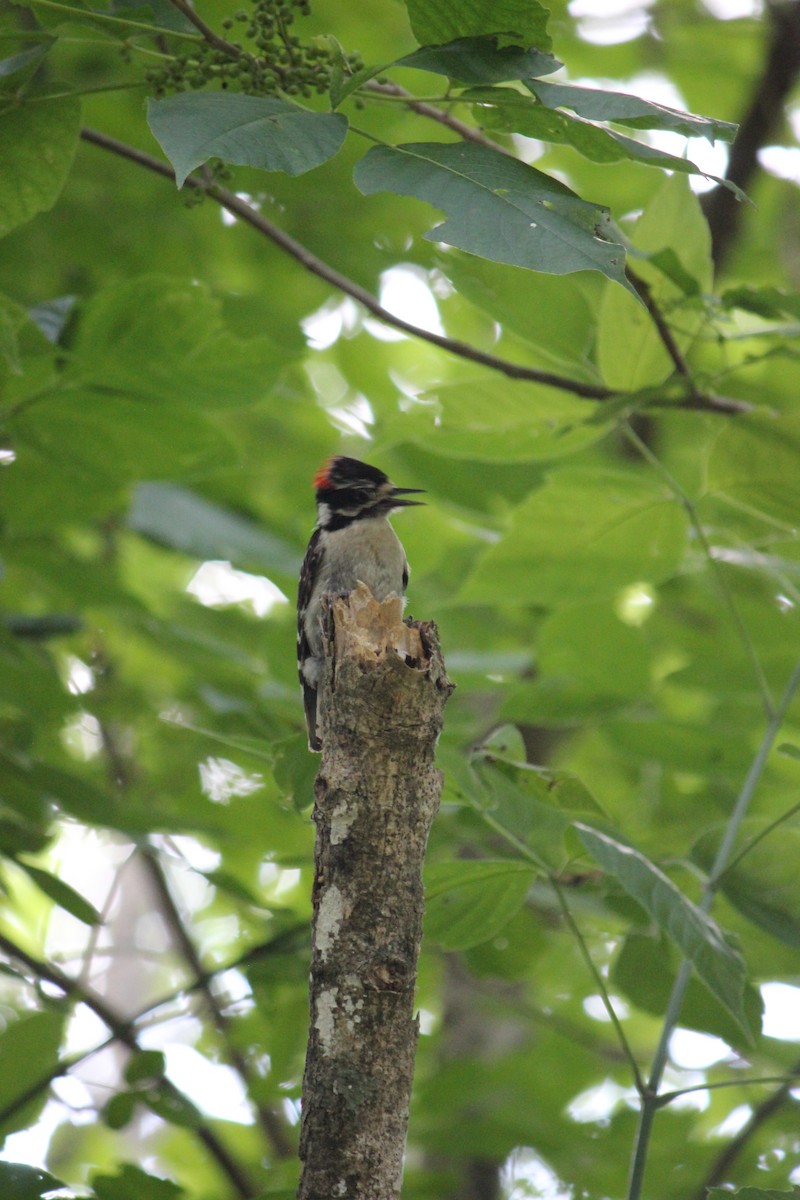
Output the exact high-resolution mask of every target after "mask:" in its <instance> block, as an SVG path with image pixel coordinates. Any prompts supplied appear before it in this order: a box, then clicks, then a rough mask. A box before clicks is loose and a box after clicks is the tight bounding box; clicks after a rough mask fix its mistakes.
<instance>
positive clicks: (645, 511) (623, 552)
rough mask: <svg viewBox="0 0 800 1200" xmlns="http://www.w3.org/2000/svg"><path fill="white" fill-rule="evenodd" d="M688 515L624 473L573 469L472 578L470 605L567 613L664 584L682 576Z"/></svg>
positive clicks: (524, 508)
mask: <svg viewBox="0 0 800 1200" xmlns="http://www.w3.org/2000/svg"><path fill="white" fill-rule="evenodd" d="M686 532H687V523H686V515H685V513H684V512H683V510H682V509H681V508H680V506H679V505H678V504H676V503H675V502H674V500H673V499H672V497H671V496H669V495H668V494H667V493H666V492H665V491H664V490H663V489H662V488H661V487H660V486H658V485H657V484H652V483H650V482H648V481H645V480H643V479H640V478H635V477H633V476H631V475H627V474H625V473H623V472H620V471H606V470H602V469H601V468H593V469H588V468H573V467H565V468H563V469H561V470H559V471H555V472H553V474H552V475H551V476H550V477H549V479H548V480H547V482H546V483H545V485H544V486H543V487H541V488H539V489H538V490H537V491H535V492H533V493H532V495H531V496H529V497H528V499H527V500H526V501H525V502H524V503H523V504H522V505H520V506H519V508H517V510H516V511H515V512H514V514H513V517H512V520H511V524H510V528H509V530H508V532H507V533H506V535H505V537H504V538H503V539H502V540H501V541H500V542H498V543H497V545H495V546H491V547H490V548H489V549H488V550H487V551H486V552H485V553H484V555H483V557H482V558H481V559H480V560H479V561H478V564H477V566H476V568H475V570H474V571H473V574H472V575H471V577H470V578H469V579H467V581H466V583H465V584H464V586H463V588H462V591H461V593H460V596H459V599H460V600H462V601H466V602H470V603H473V602H477V603H484V602H489V603H492V604H496V603H497V597H498V595H499V596H501V597H502V599H503V603H505V604H524V605H531V604H542V605H552V606H556V607H562V606H564V605H567V604H574V603H576V602H580V603H584V602H596V601H599V600H601V599H603V598H604V597H610V596H614V595H615V594H616V593H617V592H619V591H620V590H621V589H622V588H624V587H627V586H629V585H630V584H634V583H648V582H649V583H659V582H661V581H662V580H664V579H668V578H669V577H670V576H671V575H672V574H674V572H675V571H676V570H677V568H678V565H679V564H680V562H681V560H682V558H683V554H684V549H685V544H686Z"/></svg>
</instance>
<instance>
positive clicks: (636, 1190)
mask: <svg viewBox="0 0 800 1200" xmlns="http://www.w3.org/2000/svg"><path fill="white" fill-rule="evenodd" d="M798 687H800V661H799V662H798V663H797V664H796V666H795V668H794V670H793V671H792V674H791V676H790V678H789V682H788V683H787V685H786V688H785V690H784V693H783V695H782V696H781V699H780V702H779V703H778V706H777V708H776V709H775V712H774V714H773V716H772V719H771V720H770V721H769V723H768V725H767V728H766V730H765V731H764V736H763V737H762V739H761V743H760V745H759V747H758V750H757V751H756V754H755V757H754V758H753V762H752V764H751V766H750V770H749V771H748V772H747V777H746V779H745V781H744V783H743V784H742V788H741V791H740V792H739V795H738V797H737V799H736V803H735V804H734V806H733V812H732V813H731V815H730V818H729V820H728V824H727V827H726V829H725V833H724V835H723V837H722V841H721V842H720V845H719V849H718V850H717V853H716V856H715V858H714V864H713V866H712V868H711V870H710V872H709V875H708V881H707V883H706V885H705V888H704V889H703V894H702V896H701V897H700V902H699V906H698V907H699V908H700V909H701V910H702V911H703V912H705V913H707V912H709V911H710V910H711V906H712V904H713V902H714V897H715V895H716V892H717V888H718V887H719V884H720V880H721V879H722V876H723V874H724V872H725V870H726V869H727V867H728V863H729V862H730V859H731V854H732V852H733V846H734V843H735V841H736V838H737V836H738V834H739V830H740V829H741V825H742V821H743V820H744V818H745V816H746V814H747V810H748V808H749V807H750V802H751V800H752V798H753V794H754V792H755V790H756V787H757V786H758V784H759V782H760V780H761V776H762V774H763V772H764V767H765V765H766V761H767V758H768V757H769V753H770V751H771V749H772V746H773V744H774V742H775V739H776V737H777V736H778V733H779V731H780V729H781V726H782V725H783V721H784V718H785V717H786V713H787V712H788V709H789V706H790V704H791V703H792V700H793V699H794V696H795V693H796V692H797V689H798ZM691 974H692V964H691V962H690V961H689V959H686V958H685V959H684V960H683V962H682V963H681V965H680V968H679V970H678V974H677V976H676V977H675V982H674V984H673V985H672V991H671V993H670V998H669V1003H668V1005H667V1011H666V1013H665V1015H664V1023H663V1026H662V1028H661V1036H660V1038H659V1041H658V1046H657V1047H656V1052H655V1054H654V1055H653V1063H652V1066H651V1069H650V1077H649V1079H648V1081H647V1090H646V1092H645V1095H644V1099H643V1101H642V1107H641V1111H640V1113H639V1126H638V1128H637V1130H636V1138H635V1142H634V1147H633V1156H632V1159H631V1173H630V1180H629V1184H628V1193H627V1200H640V1197H641V1195H642V1187H643V1184H644V1175H645V1169H646V1167H647V1156H648V1152H649V1149H650V1138H651V1136H652V1132H653V1120H654V1118H655V1114H656V1110H657V1108H658V1107H659V1104H660V1100H659V1097H658V1089H659V1087H660V1085H661V1080H662V1078H663V1075H664V1070H665V1068H666V1065H667V1059H668V1057H669V1043H670V1039H671V1037H672V1034H673V1033H674V1031H675V1026H676V1025H677V1023H678V1017H679V1016H680V1011H681V1008H682V1006H683V1001H684V998H685V996H686V989H687V987H688V986H689V980H690V978H691Z"/></svg>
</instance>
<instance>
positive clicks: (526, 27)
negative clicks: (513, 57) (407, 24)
mask: <svg viewBox="0 0 800 1200" xmlns="http://www.w3.org/2000/svg"><path fill="white" fill-rule="evenodd" d="M406 8H407V9H408V17H409V20H410V21H411V28H412V29H413V30H414V36H415V37H416V39H417V41H418V42H419V43H420V44H421V45H423V46H426V45H429V44H431V43H435V44H436V45H441V44H442V43H443V42H451V41H453V39H454V38H462V37H480V35H481V34H485V33H505V34H507V35H508V44H509V45H520V46H538V47H539V48H540V49H541V50H549V49H550V38H549V36H548V34H547V20H548V17H549V16H550V13H549V12H548V10H547V9H546V8H545V7H544V5H543V4H540V3H539V0H406ZM512 36H513V38H515V39H516V40H514V41H512Z"/></svg>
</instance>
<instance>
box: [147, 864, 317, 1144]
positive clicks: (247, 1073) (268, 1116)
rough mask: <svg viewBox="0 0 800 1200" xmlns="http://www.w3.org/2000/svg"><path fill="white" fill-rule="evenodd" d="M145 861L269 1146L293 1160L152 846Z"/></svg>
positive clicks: (285, 1137) (166, 916)
mask: <svg viewBox="0 0 800 1200" xmlns="http://www.w3.org/2000/svg"><path fill="white" fill-rule="evenodd" d="M141 861H142V862H143V864H144V867H145V869H146V871H147V873H148V875H149V876H150V880H151V882H152V884H153V887H154V889H155V892H156V896H157V898H158V902H159V907H160V910H161V915H162V916H163V917H164V920H165V921H166V923H167V926H168V927H169V929H170V931H171V933H172V936H173V938H174V939H175V941H176V942H177V945H178V948H179V950H180V952H181V954H182V955H183V957H184V958H185V959H186V962H187V964H188V966H189V969H190V970H191V972H192V975H193V982H195V983H196V990H197V991H199V992H200V993H201V995H202V996H203V999H204V1000H205V1003H206V1007H207V1008H208V1011H209V1013H210V1014H211V1018H212V1020H213V1022H214V1025H215V1027H216V1030H217V1033H218V1034H219V1036H220V1038H221V1039H222V1041H223V1044H224V1046H225V1053H226V1055H227V1058H228V1061H229V1062H230V1064H231V1066H232V1067H233V1068H234V1070H235V1071H236V1073H237V1074H238V1075H239V1077H240V1079H241V1080H242V1083H243V1084H244V1086H245V1090H246V1092H247V1094H248V1097H249V1098H250V1100H251V1103H252V1104H253V1105H254V1107H255V1109H256V1113H257V1114H258V1120H259V1124H260V1126H261V1129H262V1131H263V1133H264V1136H265V1137H266V1139H267V1142H268V1144H269V1145H270V1147H271V1148H272V1150H273V1152H274V1153H275V1155H276V1157H278V1158H291V1157H292V1156H293V1154H294V1146H293V1145H292V1143H291V1141H290V1140H289V1138H288V1136H287V1134H286V1129H285V1127H284V1124H283V1122H282V1121H281V1119H280V1118H279V1117H278V1115H277V1113H275V1112H274V1111H273V1109H271V1108H270V1107H269V1106H268V1105H266V1104H260V1103H258V1102H257V1101H256V1100H255V1099H254V1098H253V1097H254V1096H255V1094H256V1088H255V1087H254V1086H253V1077H252V1072H251V1070H250V1067H249V1065H248V1063H247V1060H246V1058H245V1057H244V1055H243V1054H242V1052H241V1050H240V1049H239V1047H238V1046H237V1045H236V1042H235V1040H234V1038H233V1037H232V1035H231V1022H230V1020H229V1018H228V1017H227V1016H226V1015H225V1013H224V1012H223V1010H222V1007H221V1006H220V1003H219V1001H218V999H217V997H216V996H215V994H214V991H213V988H212V987H211V979H210V978H209V977H208V976H207V974H206V972H205V970H204V968H203V964H202V963H201V961H200V956H199V955H198V953H197V948H196V946H195V944H194V942H193V941H192V939H191V937H190V936H189V932H188V930H187V928H186V926H185V924H184V921H183V918H182V916H181V914H180V912H179V911H178V906H177V905H176V903H175V900H174V897H173V895H172V892H171V891H170V888H169V884H168V883H167V880H166V878H165V876H164V871H163V869H162V866H161V863H160V862H159V860H158V857H157V853H156V851H155V850H154V848H153V847H152V846H147V847H144V848H143V849H142V852H141Z"/></svg>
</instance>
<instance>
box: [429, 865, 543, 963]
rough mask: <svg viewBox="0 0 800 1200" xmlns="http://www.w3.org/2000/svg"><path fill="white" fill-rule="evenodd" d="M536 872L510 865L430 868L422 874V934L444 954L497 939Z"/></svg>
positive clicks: (518, 906) (531, 869) (520, 905)
mask: <svg viewBox="0 0 800 1200" xmlns="http://www.w3.org/2000/svg"><path fill="white" fill-rule="evenodd" d="M535 874H536V872H535V870H534V869H533V868H532V867H531V866H530V864H529V863H524V862H519V861H514V860H504V859H497V860H491V861H489V860H486V859H482V860H479V861H473V860H470V859H464V860H462V861H459V862H446V863H434V864H433V865H432V866H430V867H427V868H426V869H425V896H426V899H425V935H426V937H428V938H430V939H431V940H433V941H434V942H437V943H438V944H439V945H440V946H442V947H443V949H445V950H466V949H468V948H469V947H471V946H478V945H480V943H481V942H486V941H488V940H489V939H490V938H493V937H496V936H497V934H498V933H499V932H500V930H501V929H502V928H503V926H504V925H506V924H507V922H508V921H510V920H511V918H512V917H513V916H514V914H515V913H516V912H518V911H519V909H520V908H521V907H522V905H523V904H524V903H525V897H526V896H527V894H528V890H529V888H530V886H531V884H532V883H533V880H534V877H535Z"/></svg>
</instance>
